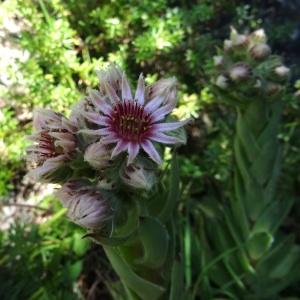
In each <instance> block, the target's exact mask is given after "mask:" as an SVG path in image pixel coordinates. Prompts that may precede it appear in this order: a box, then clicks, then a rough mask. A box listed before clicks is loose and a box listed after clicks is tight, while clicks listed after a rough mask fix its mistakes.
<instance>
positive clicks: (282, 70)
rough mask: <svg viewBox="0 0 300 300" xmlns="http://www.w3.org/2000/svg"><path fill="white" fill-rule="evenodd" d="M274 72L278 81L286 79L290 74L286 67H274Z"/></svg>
mask: <svg viewBox="0 0 300 300" xmlns="http://www.w3.org/2000/svg"><path fill="white" fill-rule="evenodd" d="M274 72H275V74H276V75H277V76H278V77H279V78H280V79H287V78H288V77H289V74H290V69H289V68H288V67H286V66H284V65H282V66H279V67H276V68H275V70H274Z"/></svg>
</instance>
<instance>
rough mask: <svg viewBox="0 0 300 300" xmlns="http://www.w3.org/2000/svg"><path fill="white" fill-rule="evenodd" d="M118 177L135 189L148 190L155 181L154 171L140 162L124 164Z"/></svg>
mask: <svg viewBox="0 0 300 300" xmlns="http://www.w3.org/2000/svg"><path fill="white" fill-rule="evenodd" d="M120 177H121V179H122V180H123V182H124V183H126V184H127V185H129V186H131V187H133V188H136V189H145V190H150V189H151V187H152V186H153V184H154V181H155V177H154V172H153V171H152V170H150V169H147V168H146V167H145V166H144V165H142V164H141V163H134V164H131V165H129V166H124V167H123V169H121V171H120Z"/></svg>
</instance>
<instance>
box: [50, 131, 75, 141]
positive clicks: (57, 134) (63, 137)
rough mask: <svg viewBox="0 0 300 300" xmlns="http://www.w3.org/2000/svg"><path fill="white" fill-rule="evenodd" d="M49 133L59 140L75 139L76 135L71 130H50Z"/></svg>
mask: <svg viewBox="0 0 300 300" xmlns="http://www.w3.org/2000/svg"><path fill="white" fill-rule="evenodd" d="M49 135H50V136H52V137H54V138H55V139H58V140H73V139H74V136H73V134H72V133H69V132H49Z"/></svg>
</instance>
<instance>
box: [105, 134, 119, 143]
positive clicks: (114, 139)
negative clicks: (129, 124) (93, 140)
mask: <svg viewBox="0 0 300 300" xmlns="http://www.w3.org/2000/svg"><path fill="white" fill-rule="evenodd" d="M119 140H120V139H119V138H118V137H117V136H116V135H110V136H105V137H103V138H102V139H101V142H102V143H103V144H105V145H109V144H113V143H116V142H118V141H119Z"/></svg>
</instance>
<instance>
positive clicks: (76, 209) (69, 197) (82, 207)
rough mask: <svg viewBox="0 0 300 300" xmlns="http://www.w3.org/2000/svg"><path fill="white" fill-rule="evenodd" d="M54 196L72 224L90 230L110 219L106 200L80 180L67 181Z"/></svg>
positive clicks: (93, 188) (97, 227) (99, 226)
mask: <svg viewBox="0 0 300 300" xmlns="http://www.w3.org/2000/svg"><path fill="white" fill-rule="evenodd" d="M56 196H57V197H58V198H59V199H60V201H61V202H62V204H63V206H64V207H65V208H67V209H68V213H67V214H68V217H69V218H70V220H71V221H73V222H74V223H76V224H78V225H80V226H83V227H86V228H92V229H99V228H101V227H102V226H103V225H104V224H105V222H106V221H107V220H108V219H109V218H110V217H111V214H110V208H109V205H108V202H107V200H106V199H105V198H104V196H103V195H102V194H101V192H100V191H98V190H96V188H95V187H92V186H90V185H88V184H87V183H86V182H83V181H80V180H70V181H67V182H66V183H65V184H64V185H63V186H62V187H61V188H60V190H59V191H57V192H56Z"/></svg>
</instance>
